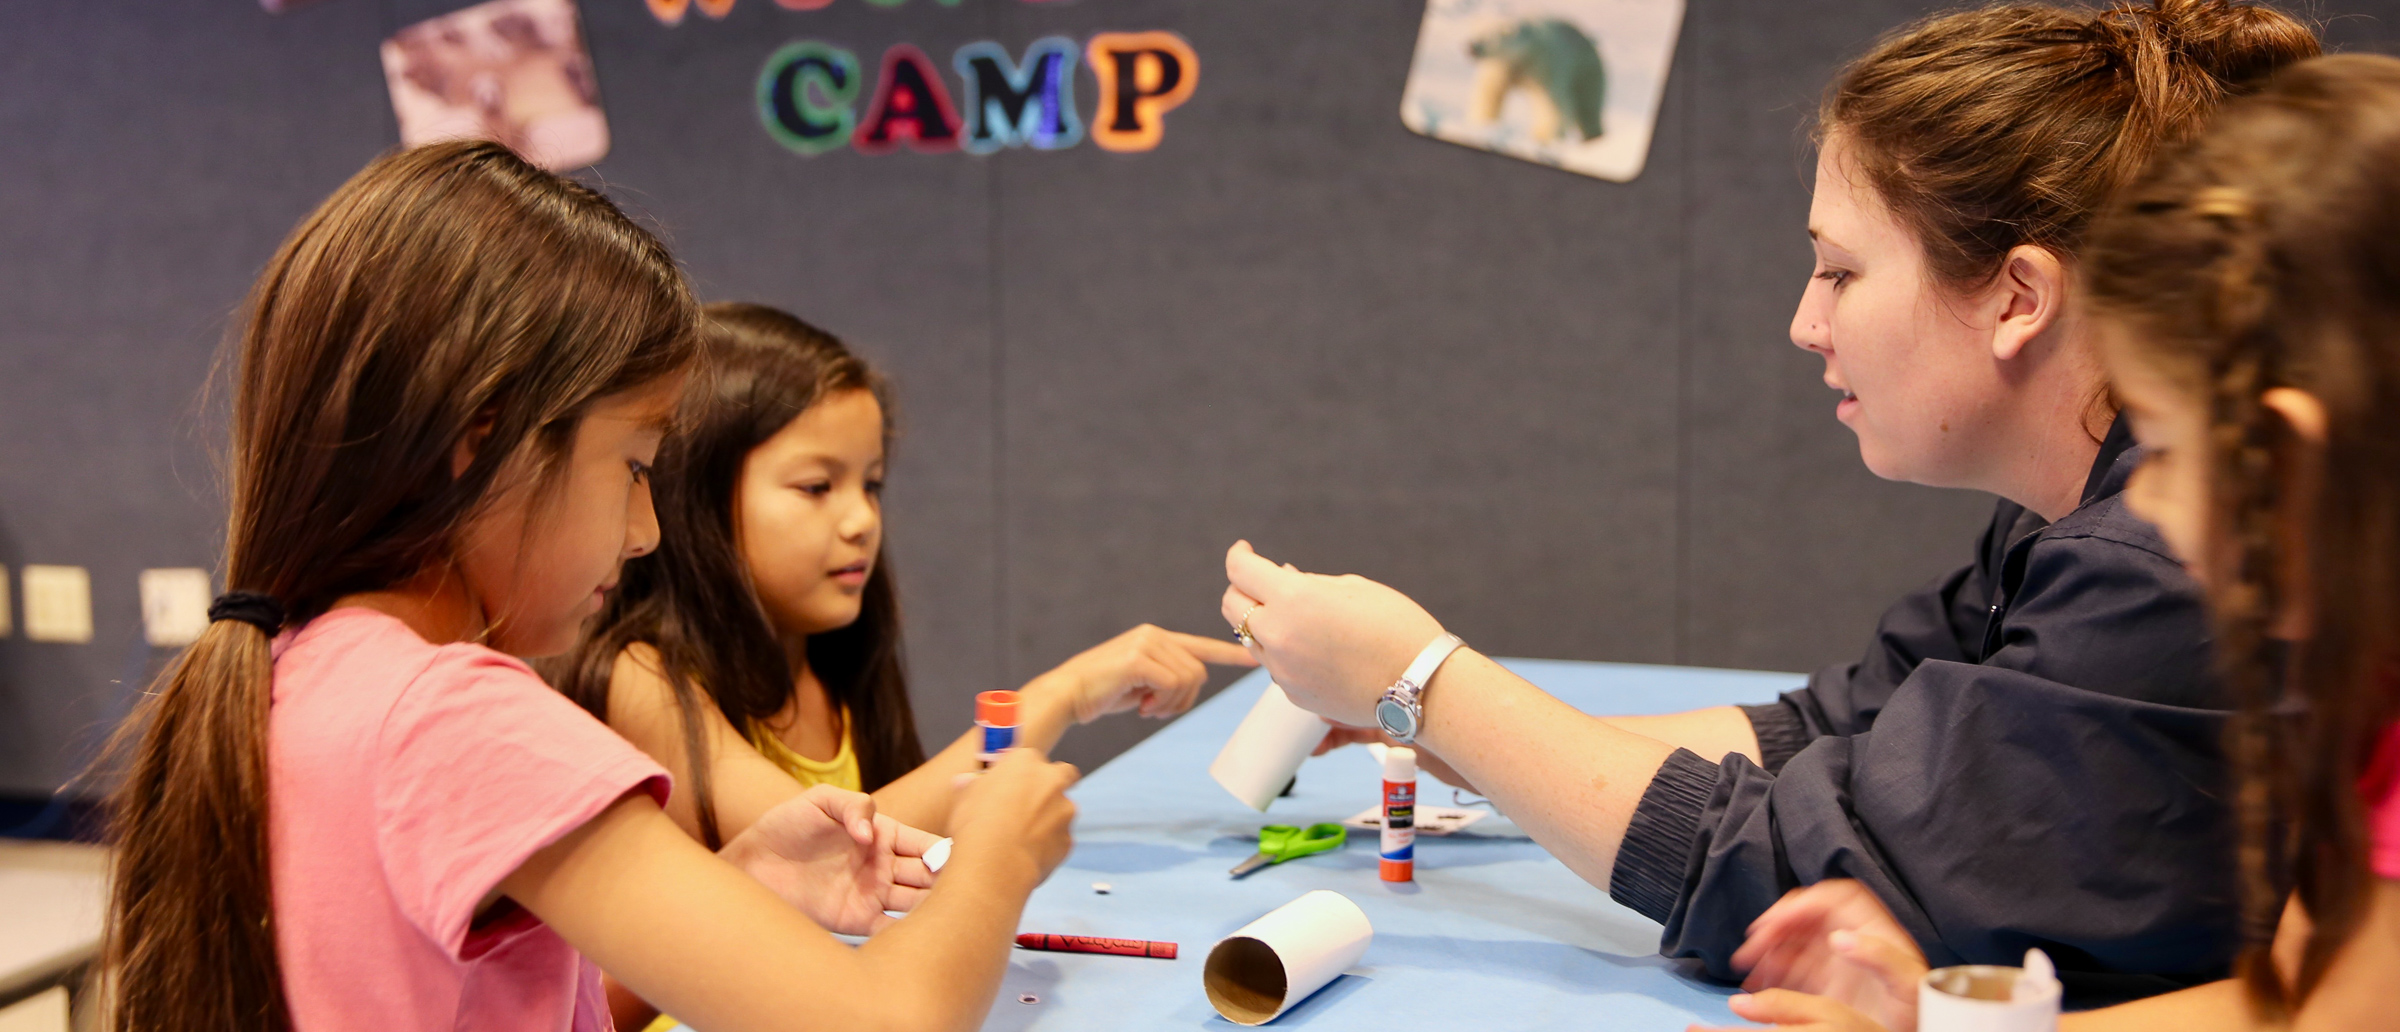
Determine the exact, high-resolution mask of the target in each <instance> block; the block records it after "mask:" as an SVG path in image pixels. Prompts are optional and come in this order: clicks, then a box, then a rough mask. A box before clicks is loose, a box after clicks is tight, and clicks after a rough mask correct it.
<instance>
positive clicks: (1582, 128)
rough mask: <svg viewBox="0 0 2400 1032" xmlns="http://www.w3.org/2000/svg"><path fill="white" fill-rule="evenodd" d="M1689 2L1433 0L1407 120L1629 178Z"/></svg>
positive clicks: (1515, 154) (1423, 130)
mask: <svg viewBox="0 0 2400 1032" xmlns="http://www.w3.org/2000/svg"><path fill="white" fill-rule="evenodd" d="M1683 5H1684V0H1426V4H1425V21H1424V23H1423V24H1422V26H1421V27H1420V28H1419V29H1418V31H1417V50H1416V56H1415V57H1414V59H1413V60H1412V61H1411V62H1410V64H1409V70H1408V84H1407V85H1406V86H1405V87H1404V88H1403V89H1402V91H1401V96H1400V121H1401V122H1402V123H1403V124H1405V125H1406V126H1408V128H1409V129H1411V130H1414V131H1415V132H1417V133H1418V134H1420V135H1423V136H1428V137H1431V138H1433V139H1436V140H1441V141H1444V142H1447V143H1455V144H1459V145H1461V146H1466V147H1473V148H1476V149H1478V150H1484V151H1490V152H1492V153H1495V154H1501V155H1506V156H1508V157H1511V158H1517V159H1520V160H1524V161H1530V162H1533V163H1535V164H1539V165H1546V166H1549V167H1551V168H1556V169H1560V170H1563V171H1567V172H1574V173H1578V174H1581V175H1587V176H1593V177H1595V178H1599V179H1608V180H1614V181H1616V182H1620V183H1621V182H1627V181H1630V180H1632V179H1633V178H1634V177H1636V176H1638V175H1640V174H1641V172H1642V166H1643V164H1644V163H1645V162H1646V161H1647V160H1648V158H1649V153H1650V137H1651V131H1652V129H1653V128H1654V127H1655V126H1656V124H1657V121H1658V107H1659V101H1660V99H1661V98H1662V97H1664V96H1665V93H1666V83H1667V66H1668V64H1669V62H1670V61H1671V60H1672V59H1673V57H1674V54H1675V36H1676V34H1677V33H1678V32H1679V31H1680V30H1681V29H1682V28H1683Z"/></svg>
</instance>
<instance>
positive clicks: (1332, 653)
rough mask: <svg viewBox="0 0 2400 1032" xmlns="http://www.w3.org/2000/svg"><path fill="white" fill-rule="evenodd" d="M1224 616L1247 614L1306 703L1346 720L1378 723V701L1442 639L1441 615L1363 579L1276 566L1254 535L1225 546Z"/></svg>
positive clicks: (1261, 651) (1262, 654)
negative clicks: (1253, 542) (1253, 544)
mask: <svg viewBox="0 0 2400 1032" xmlns="http://www.w3.org/2000/svg"><path fill="white" fill-rule="evenodd" d="M1225 577H1226V579H1227V580H1229V581H1231V582H1232V584H1231V585H1230V586H1229V587H1227V588H1226V589H1225V598H1224V609H1223V612H1224V614H1225V622H1226V623H1227V624H1228V625H1231V626H1233V627H1237V628H1238V627H1240V626H1242V623H1243V621H1245V620H1247V621H1248V622H1249V626H1250V636H1251V638H1252V639H1253V640H1254V641H1256V642H1257V643H1258V644H1257V646H1256V647H1255V651H1256V652H1257V654H1258V657H1259V659H1260V660H1262V661H1264V662H1265V663H1266V665H1267V670H1268V672H1269V673H1272V674H1273V675H1274V676H1275V683H1276V684H1279V685H1282V686H1283V691H1284V694H1286V695H1289V696H1291V699H1292V701H1293V702H1295V703H1298V704H1299V705H1300V707H1301V708H1303V709H1306V710H1310V711H1312V712H1314V713H1316V714H1318V715H1319V716H1323V717H1326V718H1328V719H1331V720H1334V721H1336V722H1338V723H1343V724H1350V725H1353V726H1359V727H1368V726H1372V725H1373V724H1374V723H1375V700H1376V699H1377V698H1378V697H1380V696H1381V695H1382V694H1383V690H1384V689H1385V688H1388V687H1390V686H1391V684H1392V682H1394V681H1397V680H1399V679H1400V674H1401V673H1402V672H1403V671H1405V670H1407V669H1408V664H1409V661H1410V660H1413V659H1415V658H1416V656H1417V653H1418V652H1420V651H1422V650H1423V649H1424V648H1425V646H1427V645H1429V644H1431V643H1432V642H1433V640H1434V639H1435V638H1438V637H1441V635H1442V625H1441V622H1440V621H1438V620H1435V619H1434V618H1433V614H1431V613H1428V612H1426V611H1425V609H1424V607H1423V606H1419V605H1417V604H1416V603H1415V602H1412V601H1410V600H1409V598H1408V596H1406V595H1403V594H1401V593H1399V592H1397V591H1394V590H1392V589H1391V588H1388V587H1385V586H1383V585H1381V584H1377V583H1375V582H1374V581H1371V580H1368V579H1366V578H1364V577H1360V576H1356V575H1351V576H1344V577H1327V576H1324V575H1321V574H1313V573H1302V572H1300V571H1299V570H1297V569H1294V568H1293V567H1290V566H1277V565H1275V564H1274V563H1273V562H1270V561H1268V560H1267V559H1265V558H1263V557H1261V556H1260V555H1259V554H1258V553H1257V552H1254V551H1251V549H1250V543H1249V542H1247V541H1239V542H1235V543H1234V546H1233V548H1232V549H1231V550H1229V551H1227V552H1226V553H1225Z"/></svg>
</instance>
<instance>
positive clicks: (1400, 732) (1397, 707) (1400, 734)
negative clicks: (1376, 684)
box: [1375, 699, 1417, 742]
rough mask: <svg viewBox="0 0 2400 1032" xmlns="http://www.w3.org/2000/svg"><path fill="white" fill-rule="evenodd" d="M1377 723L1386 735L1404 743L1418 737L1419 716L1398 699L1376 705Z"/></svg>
mask: <svg viewBox="0 0 2400 1032" xmlns="http://www.w3.org/2000/svg"><path fill="white" fill-rule="evenodd" d="M1375 723H1376V725H1377V726H1378V727H1381V728H1382V729H1383V733H1384V734H1387V735H1390V736H1392V737H1394V738H1397V739H1400V740H1401V741H1403V742H1405V741H1408V740H1410V739H1413V738H1415V737H1417V715H1416V714H1414V713H1411V712H1409V711H1408V707H1406V706H1403V705H1401V704H1400V700H1398V699H1384V700H1382V701H1380V702H1377V703H1376V704H1375Z"/></svg>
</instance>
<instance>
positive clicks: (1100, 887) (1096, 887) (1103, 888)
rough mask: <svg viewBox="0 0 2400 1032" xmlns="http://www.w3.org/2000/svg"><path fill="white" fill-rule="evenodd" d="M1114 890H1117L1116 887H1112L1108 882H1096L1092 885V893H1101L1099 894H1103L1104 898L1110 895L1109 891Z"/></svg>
mask: <svg viewBox="0 0 2400 1032" xmlns="http://www.w3.org/2000/svg"><path fill="white" fill-rule="evenodd" d="M1113 888H1116V886H1114V885H1110V884H1109V883H1107V882H1104V881H1096V882H1093V883H1092V891H1093V892H1097V893H1099V894H1101V895H1103V896H1105V895H1108V890H1110V889H1113Z"/></svg>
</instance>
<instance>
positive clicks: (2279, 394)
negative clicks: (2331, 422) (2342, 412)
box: [2258, 387, 2325, 450]
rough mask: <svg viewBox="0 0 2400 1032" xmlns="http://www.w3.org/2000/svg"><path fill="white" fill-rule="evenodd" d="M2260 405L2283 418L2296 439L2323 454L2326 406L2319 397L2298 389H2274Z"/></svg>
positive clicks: (2284, 423)
mask: <svg viewBox="0 0 2400 1032" xmlns="http://www.w3.org/2000/svg"><path fill="white" fill-rule="evenodd" d="M2258 401H2259V404H2262V405H2265V406H2266V407H2267V408H2268V409H2269V410H2271V411H2273V412H2274V413H2275V414H2276V415H2277V416H2280V417H2282V419H2283V425H2284V426H2285V427H2286V428H2287V429H2289V430H2290V431H2291V432H2292V435H2293V436H2295V437H2298V438H2299V439H2301V440H2302V441H2305V442H2307V443H2309V444H2311V445H2315V446H2316V447H2317V448H2318V449H2320V450H2321V449H2323V448H2324V447H2325V403H2324V402H2322V401H2318V400H2317V396H2316V395H2314V394H2310V393H2308V392H2307V391H2304V390H2301V389H2300V388H2298V387H2271V388H2268V390H2267V393H2265V394H2262V395H2259V398H2258Z"/></svg>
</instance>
